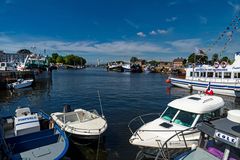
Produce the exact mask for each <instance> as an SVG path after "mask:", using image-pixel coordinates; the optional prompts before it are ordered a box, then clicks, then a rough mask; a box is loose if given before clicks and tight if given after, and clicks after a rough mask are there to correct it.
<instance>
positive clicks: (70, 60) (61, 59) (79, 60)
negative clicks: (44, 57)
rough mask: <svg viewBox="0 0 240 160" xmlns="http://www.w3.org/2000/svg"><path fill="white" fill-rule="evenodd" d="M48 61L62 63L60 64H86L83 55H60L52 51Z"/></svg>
mask: <svg viewBox="0 0 240 160" xmlns="http://www.w3.org/2000/svg"><path fill="white" fill-rule="evenodd" d="M48 60H49V62H50V63H54V64H56V63H62V64H68V65H81V66H83V65H85V64H86V62H87V61H86V59H84V58H83V57H79V56H76V55H73V54H70V55H66V56H61V55H59V54H58V53H53V54H52V56H50V57H49V59H48Z"/></svg>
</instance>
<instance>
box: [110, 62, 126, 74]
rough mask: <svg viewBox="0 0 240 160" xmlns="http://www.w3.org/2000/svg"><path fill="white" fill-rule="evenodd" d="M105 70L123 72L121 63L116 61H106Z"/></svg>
mask: <svg viewBox="0 0 240 160" xmlns="http://www.w3.org/2000/svg"><path fill="white" fill-rule="evenodd" d="M107 70H108V71H115V72H123V71H124V70H123V67H122V63H117V62H111V63H108V65H107Z"/></svg>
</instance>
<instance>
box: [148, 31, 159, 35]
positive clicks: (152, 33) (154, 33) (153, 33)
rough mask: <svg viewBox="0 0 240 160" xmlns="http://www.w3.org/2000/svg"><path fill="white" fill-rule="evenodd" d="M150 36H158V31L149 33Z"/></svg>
mask: <svg viewBox="0 0 240 160" xmlns="http://www.w3.org/2000/svg"><path fill="white" fill-rule="evenodd" d="M149 34H150V35H157V32H156V31H151V32H149Z"/></svg>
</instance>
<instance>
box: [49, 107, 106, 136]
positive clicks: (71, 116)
mask: <svg viewBox="0 0 240 160" xmlns="http://www.w3.org/2000/svg"><path fill="white" fill-rule="evenodd" d="M51 117H52V119H53V120H54V121H55V122H56V123H57V124H58V125H59V126H61V128H62V129H63V130H64V131H65V132H67V133H68V134H69V135H71V136H74V137H75V138H80V139H98V138H99V136H100V135H101V134H103V133H104V132H105V130H106V129H107V121H106V119H105V117H104V116H100V115H99V114H98V113H97V111H96V110H93V111H87V110H84V109H81V108H79V109H75V110H73V111H72V110H71V109H70V106H69V105H67V106H65V108H64V112H55V113H52V114H51Z"/></svg>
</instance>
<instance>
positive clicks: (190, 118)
mask: <svg viewBox="0 0 240 160" xmlns="http://www.w3.org/2000/svg"><path fill="white" fill-rule="evenodd" d="M196 116H197V114H196V113H190V112H186V111H180V112H179V113H178V115H177V117H176V118H175V120H174V123H176V124H180V125H182V126H186V127H191V126H192V123H193V122H194V120H195V118H196Z"/></svg>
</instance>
